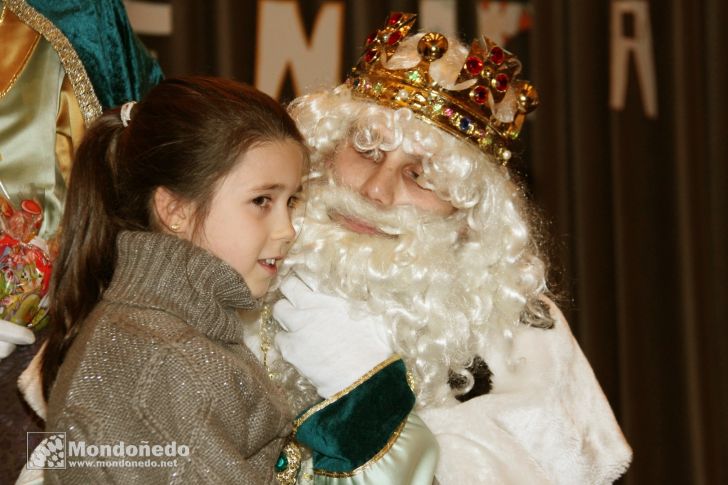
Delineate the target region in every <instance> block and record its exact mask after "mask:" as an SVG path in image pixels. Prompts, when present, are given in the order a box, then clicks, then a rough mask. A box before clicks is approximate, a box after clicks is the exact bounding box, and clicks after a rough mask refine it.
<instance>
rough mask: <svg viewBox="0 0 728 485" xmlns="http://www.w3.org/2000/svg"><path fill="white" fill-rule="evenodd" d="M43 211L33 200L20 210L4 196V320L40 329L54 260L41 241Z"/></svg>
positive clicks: (0, 273)
mask: <svg viewBox="0 0 728 485" xmlns="http://www.w3.org/2000/svg"><path fill="white" fill-rule="evenodd" d="M42 223H43V208H42V207H41V205H40V204H39V203H38V202H37V201H35V200H32V199H26V200H23V201H22V202H21V204H20V209H19V210H17V209H16V208H15V207H14V206H13V204H12V203H11V202H9V201H8V200H7V199H6V198H5V197H2V196H0V318H1V319H3V320H5V321H9V322H12V323H16V324H18V325H23V326H27V327H30V328H33V329H36V330H38V329H40V328H42V327H43V326H44V325H45V322H46V320H47V319H46V316H47V314H48V298H47V296H46V295H47V293H48V286H49V284H50V277H51V269H52V264H51V259H50V256H49V254H48V245H47V243H46V241H44V240H43V239H41V238H39V237H38V231H39V230H40V227H41V225H42Z"/></svg>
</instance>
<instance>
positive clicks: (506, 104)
mask: <svg viewBox="0 0 728 485" xmlns="http://www.w3.org/2000/svg"><path fill="white" fill-rule="evenodd" d="M416 17H417V16H416V14H409V13H401V12H394V13H392V14H390V15H389V17H388V18H387V20H386V23H385V25H384V27H383V28H381V29H379V30H377V31H376V32H373V33H372V34H370V35H369V37H368V38H367V40H366V44H365V50H364V53H363V54H362V56H361V58H360V59H359V62H358V64H357V65H356V66H355V67H354V68H353V69H352V70H351V74H350V75H349V77H348V78H347V80H346V82H347V84H348V85H349V86H350V87H351V90H352V93H353V95H354V96H357V97H363V98H368V99H372V100H374V101H376V102H377V103H379V104H382V105H384V106H387V107H390V108H394V109H397V108H409V109H411V110H412V111H413V112H414V113H415V115H417V116H418V117H419V118H421V119H423V120H424V121H427V122H431V123H434V124H435V125H436V126H438V127H439V128H442V129H443V130H445V131H446V132H448V133H451V134H453V135H455V136H458V137H463V138H465V139H467V140H470V141H472V142H474V143H476V144H477V145H478V147H479V148H480V149H481V150H482V151H483V152H485V153H489V154H492V155H494V156H495V157H496V158H497V159H498V160H499V161H500V162H501V163H504V164H505V163H506V162H508V160H509V159H510V158H511V155H512V152H511V149H512V146H513V144H514V142H515V140H516V139H517V138H518V135H519V133H520V131H521V127H522V126H523V122H524V120H525V119H526V114H527V113H529V112H531V111H533V110H534V109H535V108H536V107H537V106H538V94H537V93H536V89H535V88H534V87H533V86H532V85H531V84H530V83H528V82H526V81H522V80H520V79H518V75H519V74H520V72H521V62H520V61H519V60H518V59H517V58H516V57H515V56H514V55H513V54H511V53H510V52H508V51H506V50H505V49H503V48H501V47H499V46H498V45H496V44H495V43H494V42H493V41H491V40H490V39H488V38H487V37H483V39H482V43H481V42H480V41H478V40H477V39H476V40H475V41H473V43H472V45H471V48H470V52H469V53H468V56H467V57H466V59H465V63H464V64H463V67H462V70H461V71H460V74H459V76H458V78H457V80H456V82H455V85H454V87H455V88H457V87H459V89H446V88H445V87H443V86H441V85H439V84H438V83H437V82H436V81H435V80H434V79H432V77H431V76H430V63H432V62H433V61H436V60H437V59H440V58H441V57H442V56H443V55H444V54H445V52H446V51H447V49H448V42H447V39H446V38H445V36H444V35H442V34H439V33H436V32H429V33H426V34H424V35H423V36H422V38H420V40H419V43H418V44H417V52H418V53H419V55H420V61H419V63H418V64H417V65H416V66H414V67H411V68H406V69H388V68H387V67H385V65H386V63H387V62H388V60H389V58H390V57H391V56H392V54H394V52H395V51H396V50H397V47H398V46H399V45H400V44H401V43H402V41H403V40H404V39H405V38H406V37H407V36H408V35H409V33H410V30H411V29H412V26H413V25H414V22H415V18H416Z"/></svg>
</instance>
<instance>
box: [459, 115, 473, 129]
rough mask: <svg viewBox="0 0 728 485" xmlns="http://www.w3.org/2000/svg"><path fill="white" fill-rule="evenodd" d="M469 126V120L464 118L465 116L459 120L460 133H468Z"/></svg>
mask: <svg viewBox="0 0 728 485" xmlns="http://www.w3.org/2000/svg"><path fill="white" fill-rule="evenodd" d="M470 125H471V122H470V118H466V117H465V116H463V117H462V118H460V130H461V131H468V129H469V128H470Z"/></svg>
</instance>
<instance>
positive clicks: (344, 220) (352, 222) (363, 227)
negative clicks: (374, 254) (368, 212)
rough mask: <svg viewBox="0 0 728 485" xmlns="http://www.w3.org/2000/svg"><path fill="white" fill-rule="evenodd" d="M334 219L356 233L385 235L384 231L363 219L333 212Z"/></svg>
mask: <svg viewBox="0 0 728 485" xmlns="http://www.w3.org/2000/svg"><path fill="white" fill-rule="evenodd" d="M334 220H336V222H338V223H339V224H341V225H342V226H344V227H346V228H347V229H349V230H350V231H353V232H356V233H357V234H367V235H370V236H386V234H385V233H383V232H382V231H380V230H379V229H377V228H376V227H374V226H372V225H371V224H367V223H366V222H364V221H363V220H361V219H357V218H356V217H351V216H344V215H341V214H335V215H334Z"/></svg>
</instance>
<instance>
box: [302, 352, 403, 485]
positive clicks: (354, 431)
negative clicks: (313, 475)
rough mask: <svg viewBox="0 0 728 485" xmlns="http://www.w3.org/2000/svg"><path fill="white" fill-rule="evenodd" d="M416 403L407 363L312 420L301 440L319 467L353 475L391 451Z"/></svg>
mask: <svg viewBox="0 0 728 485" xmlns="http://www.w3.org/2000/svg"><path fill="white" fill-rule="evenodd" d="M414 404H415V395H414V393H413V392H412V389H410V387H409V384H408V383H407V369H406V368H405V365H404V362H402V360H397V361H395V362H393V363H391V364H389V365H388V366H387V367H385V368H383V369H382V370H380V371H379V372H377V373H376V374H374V375H373V376H371V377H370V378H369V379H367V380H366V381H364V382H363V383H361V384H360V385H359V386H357V387H356V388H354V389H353V390H352V391H351V392H349V393H348V394H346V395H344V396H343V397H341V398H339V399H337V400H335V401H333V402H331V403H330V404H328V405H327V406H325V407H324V408H322V409H320V410H318V411H317V412H315V413H314V414H312V415H311V416H309V417H308V419H306V420H305V421H304V422H303V423H302V424H301V425H300V426H299V427H298V429H297V430H296V440H297V441H298V442H299V443H301V444H303V445H305V446H307V447H309V448H310V449H311V450H313V466H314V468H315V469H317V470H325V471H329V472H350V471H352V470H354V469H356V468H357V467H359V466H361V465H363V464H364V463H366V462H367V461H369V460H370V459H371V458H373V457H374V456H375V455H376V454H377V453H378V452H379V451H380V450H381V449H382V448H384V447H385V445H386V444H387V442H388V441H389V439H390V437H391V436H392V434H393V433H394V432H395V430H396V429H397V427H398V426H399V425H400V424H402V423H403V422H404V420H405V419H406V418H407V416H408V415H409V413H410V411H412V408H413V407H414Z"/></svg>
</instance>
